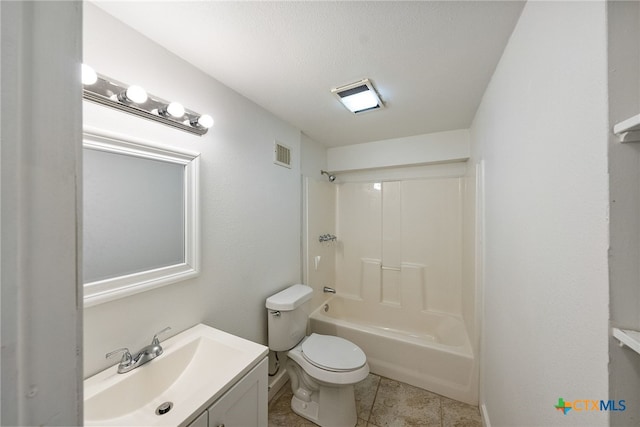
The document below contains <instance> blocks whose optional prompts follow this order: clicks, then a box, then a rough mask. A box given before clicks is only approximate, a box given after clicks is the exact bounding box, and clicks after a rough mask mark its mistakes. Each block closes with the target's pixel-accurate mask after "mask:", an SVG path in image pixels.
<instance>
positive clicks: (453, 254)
mask: <svg viewBox="0 0 640 427" xmlns="http://www.w3.org/2000/svg"><path fill="white" fill-rule="evenodd" d="M468 179H469V178H468V177H465V176H464V174H459V175H458V176H451V174H449V175H447V176H440V177H438V176H436V177H429V178H424V179H412V180H400V181H387V182H340V183H339V184H336V183H328V182H327V181H319V180H314V179H310V178H306V179H305V202H306V203H305V232H306V239H305V240H306V242H305V252H306V253H305V281H306V282H307V283H308V284H310V285H311V286H313V287H314V288H315V289H316V290H317V291H318V292H316V294H317V296H316V297H315V300H314V306H315V307H317V309H316V310H315V311H314V312H313V313H312V314H311V316H310V321H309V328H310V330H311V332H317V333H321V334H329V335H337V336H341V337H343V338H346V339H348V340H350V341H352V342H354V343H356V344H357V345H358V346H359V347H360V348H362V349H363V350H364V352H365V353H366V355H367V360H368V363H369V366H370V368H371V371H372V372H373V373H376V374H379V375H382V376H385V377H388V378H392V379H396V380H399V381H402V382H405V383H408V384H412V385H415V386H418V387H421V388H424V389H426V390H429V391H432V392H435V393H438V394H441V395H444V396H447V397H450V398H452V399H456V400H460V401H463V402H467V403H470V404H477V400H478V390H477V389H478V367H477V360H476V357H475V355H476V354H477V349H476V348H477V346H476V345H475V344H474V343H475V342H476V340H475V338H474V336H475V335H476V330H477V326H476V324H475V323H476V322H475V321H474V319H475V318H476V308H475V307H476V301H475V298H476V291H475V284H474V283H473V277H474V273H473V268H474V267H473V265H474V260H473V245H474V242H473V240H474V239H473V228H472V226H471V225H470V224H469V222H471V221H472V218H473V212H470V211H472V210H473V195H472V194H470V193H469V192H467V190H468V188H467V187H468V186H467V184H469V183H468V182H467V180H468ZM332 182H333V181H332ZM325 234H330V235H335V236H337V239H336V244H335V245H332V246H327V245H326V244H322V243H321V242H319V241H318V237H317V236H318V235H325ZM314 236H315V239H314ZM319 261H320V262H319ZM324 286H330V287H332V288H335V290H336V294H335V295H330V294H322V289H323V287H324Z"/></svg>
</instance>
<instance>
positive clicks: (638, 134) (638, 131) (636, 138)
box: [613, 114, 640, 142]
mask: <svg viewBox="0 0 640 427" xmlns="http://www.w3.org/2000/svg"><path fill="white" fill-rule="evenodd" d="M613 133H615V134H616V135H618V138H620V142H640V114H637V115H635V116H633V117H631V118H629V119H627V120H623V121H621V122H620V123H618V124H616V125H615V126H614V127H613Z"/></svg>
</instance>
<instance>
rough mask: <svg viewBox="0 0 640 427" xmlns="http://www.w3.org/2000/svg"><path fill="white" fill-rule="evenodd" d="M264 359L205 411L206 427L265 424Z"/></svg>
mask: <svg viewBox="0 0 640 427" xmlns="http://www.w3.org/2000/svg"><path fill="white" fill-rule="evenodd" d="M267 388H268V384H267V358H264V359H263V360H262V361H261V362H260V363H259V364H258V366H256V367H255V368H253V369H252V370H251V371H249V373H248V374H247V375H245V376H244V377H242V379H241V380H240V381H238V382H237V383H236V384H235V385H234V386H233V387H232V388H231V389H230V390H229V391H227V392H226V393H225V394H224V395H223V396H222V397H221V398H220V399H218V400H217V401H216V403H214V404H213V405H212V406H211V407H210V408H209V427H263V426H266V425H267V422H268V415H267V392H268V390H267Z"/></svg>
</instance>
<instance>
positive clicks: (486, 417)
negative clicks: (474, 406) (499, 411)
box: [480, 404, 491, 427]
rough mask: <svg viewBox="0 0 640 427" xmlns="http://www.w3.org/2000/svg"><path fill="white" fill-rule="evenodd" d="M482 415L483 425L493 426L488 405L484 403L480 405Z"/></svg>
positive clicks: (485, 426)
mask: <svg viewBox="0 0 640 427" xmlns="http://www.w3.org/2000/svg"><path fill="white" fill-rule="evenodd" d="M480 416H481V417H482V425H483V426H484V427H491V422H490V421H489V412H488V411H487V407H486V406H485V405H484V404H482V405H480Z"/></svg>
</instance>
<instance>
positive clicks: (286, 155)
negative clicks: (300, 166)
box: [273, 141, 291, 169]
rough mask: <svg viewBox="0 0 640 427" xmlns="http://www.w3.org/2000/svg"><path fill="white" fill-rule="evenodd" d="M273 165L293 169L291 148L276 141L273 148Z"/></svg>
mask: <svg viewBox="0 0 640 427" xmlns="http://www.w3.org/2000/svg"><path fill="white" fill-rule="evenodd" d="M273 163H275V164H276V165H280V166H284V167H285V168H289V169H291V148H289V147H287V146H286V145H284V144H282V143H280V142H278V141H276V142H275V144H274V146H273Z"/></svg>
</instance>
